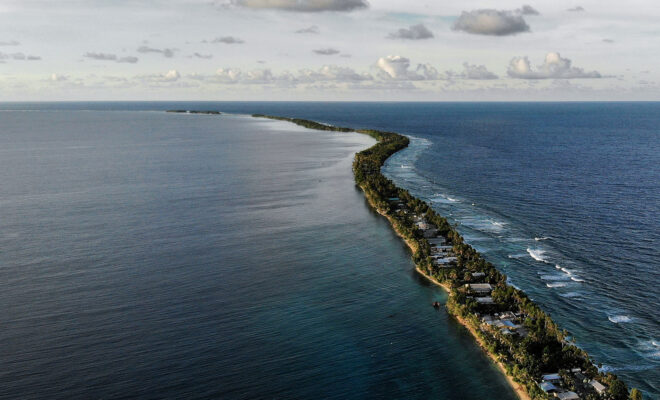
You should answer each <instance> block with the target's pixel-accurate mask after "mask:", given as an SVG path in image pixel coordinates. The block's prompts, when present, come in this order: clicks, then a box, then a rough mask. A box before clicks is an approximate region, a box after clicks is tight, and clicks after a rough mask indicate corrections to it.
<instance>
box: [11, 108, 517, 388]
mask: <svg viewBox="0 0 660 400" xmlns="http://www.w3.org/2000/svg"><path fill="white" fill-rule="evenodd" d="M227 106H228V105H227V104H223V105H222V107H223V108H224V107H227ZM234 107H236V111H240V110H239V109H241V110H243V112H246V111H250V110H249V109H248V108H249V107H254V108H255V111H258V110H256V108H259V107H261V108H260V110H262V111H266V110H267V108H268V105H254V104H253V105H245V104H238V105H234ZM290 107H291V108H290V110H293V109H294V108H296V109H298V106H295V107H294V105H291V106H290ZM10 108H12V109H13V110H26V109H32V110H41V111H5V112H2V111H0V126H1V128H0V182H1V183H2V185H0V304H1V305H2V308H0V323H1V324H2V329H1V330H0V343H1V344H2V345H1V346H0V363H1V364H0V365H2V369H0V398H8V399H9V398H12V399H13V398H16V399H41V398H49V399H78V398H80V399H88V398H98V399H116V398H227V399H257V398H273V399H311V398H324V399H325V398H334V399H344V398H354V399H362V398H406V399H413V398H419V399H428V398H441V399H514V398H515V397H514V395H513V393H512V391H511V390H510V389H509V387H508V386H507V385H506V382H505V381H504V379H503V377H502V376H501V375H500V374H499V373H498V372H497V371H496V370H495V368H494V367H493V366H492V365H491V364H490V363H489V362H488V360H487V359H486V358H485V357H484V355H483V354H482V353H481V352H480V350H479V349H478V348H477V347H476V345H475V344H474V342H473V340H472V339H471V337H470V336H469V335H468V334H467V333H466V332H465V331H464V329H462V327H460V326H458V325H457V324H456V323H455V322H453V321H451V320H449V319H448V317H447V315H446V313H445V312H444V311H435V310H434V309H433V308H432V307H431V306H430V304H431V302H432V301H435V300H440V301H444V300H445V295H444V294H443V292H442V291H441V290H440V289H438V288H436V287H433V286H430V285H428V284H427V283H426V282H424V281H423V280H421V279H420V278H419V277H418V276H417V275H416V274H415V273H414V272H413V269H412V264H411V261H410V258H409V254H408V253H407V251H406V249H405V248H404V246H403V244H402V243H401V241H400V240H399V239H398V238H397V237H395V236H394V235H393V233H392V231H391V229H390V228H389V225H388V223H387V221H385V220H384V219H383V218H381V217H379V216H377V215H374V214H373V213H372V212H371V211H370V210H369V209H368V207H367V206H366V204H365V201H364V198H363V196H362V195H361V193H360V192H359V191H357V190H356V188H355V186H354V183H353V180H352V175H351V171H350V167H351V162H352V157H353V154H354V153H355V152H356V151H359V150H360V149H363V148H366V147H367V146H369V145H371V144H372V143H373V141H372V140H371V139H370V138H367V137H365V136H361V135H356V134H335V133H329V132H315V131H308V130H304V129H302V128H298V127H294V126H293V125H290V124H287V123H281V122H273V121H265V120H254V119H251V118H247V117H238V116H222V117H211V116H189V115H172V114H165V113H162V112H148V111H147V112H144V111H140V112H136V111H117V110H121V109H124V110H128V109H133V110H138V109H142V110H148V109H161V108H177V107H170V105H162V104H159V105H153V104H138V105H136V104H121V103H116V104H105V105H103V104H101V105H99V104H91V105H86V104H59V105H53V104H51V105H39V104H29V105H25V104H20V105H2V106H0V109H10ZM93 108H96V109H108V108H110V109H114V110H116V111H115V112H106V111H75V110H76V109H82V110H90V109H93ZM216 108H218V107H216ZM57 109H60V111H57ZM271 111H272V113H283V114H286V113H285V112H284V110H279V109H274V110H271ZM353 122H355V123H357V122H358V121H353ZM360 125H369V122H368V121H365V122H364V123H362V124H360Z"/></svg>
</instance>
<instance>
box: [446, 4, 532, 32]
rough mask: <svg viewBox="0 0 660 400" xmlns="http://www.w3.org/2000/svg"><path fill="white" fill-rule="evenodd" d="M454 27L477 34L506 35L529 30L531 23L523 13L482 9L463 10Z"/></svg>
mask: <svg viewBox="0 0 660 400" xmlns="http://www.w3.org/2000/svg"><path fill="white" fill-rule="evenodd" d="M452 29H453V30H455V31H463V32H467V33H472V34H475V35H492V36H505V35H515V34H517V33H521V32H528V31H529V25H527V22H525V19H524V18H523V17H522V16H521V15H519V14H515V13H513V12H511V11H498V10H491V9H481V10H473V11H463V13H461V16H460V17H458V19H457V20H456V21H455V22H454V25H453V26H452Z"/></svg>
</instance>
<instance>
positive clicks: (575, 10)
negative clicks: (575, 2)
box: [566, 6, 584, 12]
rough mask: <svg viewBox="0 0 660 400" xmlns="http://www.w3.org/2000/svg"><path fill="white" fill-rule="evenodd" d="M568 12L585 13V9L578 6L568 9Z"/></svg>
mask: <svg viewBox="0 0 660 400" xmlns="http://www.w3.org/2000/svg"><path fill="white" fill-rule="evenodd" d="M566 11H570V12H582V11H584V7H582V6H577V7H573V8H569V9H567V10H566Z"/></svg>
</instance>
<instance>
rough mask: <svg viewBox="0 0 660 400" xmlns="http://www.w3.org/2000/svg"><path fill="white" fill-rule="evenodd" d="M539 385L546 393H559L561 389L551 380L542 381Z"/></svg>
mask: <svg viewBox="0 0 660 400" xmlns="http://www.w3.org/2000/svg"><path fill="white" fill-rule="evenodd" d="M539 387H540V388H541V390H543V391H544V392H546V393H557V392H558V391H559V389H558V388H557V386H555V385H553V384H552V383H550V382H541V383H539Z"/></svg>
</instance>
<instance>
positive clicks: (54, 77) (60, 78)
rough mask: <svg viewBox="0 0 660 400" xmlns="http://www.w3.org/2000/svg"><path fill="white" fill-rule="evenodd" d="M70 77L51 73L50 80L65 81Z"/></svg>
mask: <svg viewBox="0 0 660 400" xmlns="http://www.w3.org/2000/svg"><path fill="white" fill-rule="evenodd" d="M68 79H69V78H68V77H67V76H66V75H60V74H50V80H51V81H53V82H64V81H66V80H68Z"/></svg>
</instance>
